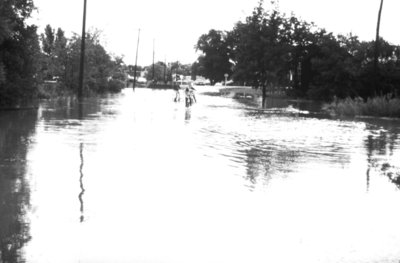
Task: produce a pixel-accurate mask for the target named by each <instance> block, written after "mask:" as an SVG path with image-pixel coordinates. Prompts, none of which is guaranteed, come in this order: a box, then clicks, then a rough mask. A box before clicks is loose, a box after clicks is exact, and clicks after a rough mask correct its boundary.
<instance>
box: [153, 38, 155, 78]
mask: <svg viewBox="0 0 400 263" xmlns="http://www.w3.org/2000/svg"><path fill="white" fill-rule="evenodd" d="M154 41H155V40H154V39H153V81H154Z"/></svg>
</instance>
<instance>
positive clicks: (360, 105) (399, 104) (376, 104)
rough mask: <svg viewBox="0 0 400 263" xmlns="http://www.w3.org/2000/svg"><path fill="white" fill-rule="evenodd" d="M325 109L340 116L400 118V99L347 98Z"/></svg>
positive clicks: (386, 97)
mask: <svg viewBox="0 0 400 263" xmlns="http://www.w3.org/2000/svg"><path fill="white" fill-rule="evenodd" d="M323 109H324V110H325V111H327V112H329V113H330V114H332V115H339V116H374V117H391V118H400V99H399V98H390V97H389V96H379V97H374V98H369V99H367V100H366V101H364V100H363V99H362V98H355V99H351V98H347V99H344V100H338V101H334V102H332V103H330V104H325V105H324V107H323Z"/></svg>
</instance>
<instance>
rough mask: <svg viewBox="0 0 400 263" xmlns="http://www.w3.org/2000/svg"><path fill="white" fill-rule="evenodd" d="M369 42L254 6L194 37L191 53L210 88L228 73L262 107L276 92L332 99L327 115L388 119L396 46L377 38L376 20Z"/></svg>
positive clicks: (399, 58) (399, 86)
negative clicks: (259, 98)
mask: <svg viewBox="0 0 400 263" xmlns="http://www.w3.org/2000/svg"><path fill="white" fill-rule="evenodd" d="M382 4H383V0H381V6H382ZM266 6H268V8H266V9H265V7H266ZM380 12H381V8H380V10H379V14H380ZM374 30H375V29H374V28H371V32H374ZM376 35H377V37H376V39H375V41H360V40H359V39H358V37H357V36H355V35H353V34H349V35H346V36H345V35H338V36H335V35H333V33H330V32H327V31H326V30H325V29H323V28H318V27H317V26H316V25H315V24H314V23H310V22H307V21H304V20H301V19H299V18H298V17H296V16H295V15H294V14H291V15H289V16H288V15H286V14H284V13H281V12H280V11H279V6H278V5H277V4H275V3H274V2H271V4H269V5H265V4H264V2H263V1H262V0H261V1H260V2H259V4H258V6H257V7H255V8H254V11H253V13H252V14H251V15H250V16H248V17H247V18H246V19H245V21H238V22H237V23H236V24H235V25H234V26H233V28H232V30H229V31H219V30H215V29H211V30H210V31H209V32H208V33H206V34H203V35H202V36H200V37H199V39H198V42H197V44H196V49H197V50H198V51H201V52H202V55H201V56H200V57H199V58H198V60H197V62H196V63H197V68H198V69H200V70H201V74H202V75H204V76H205V77H207V78H209V79H210V80H211V82H212V83H216V82H220V81H223V80H224V74H225V73H228V74H229V79H231V80H233V81H234V83H237V84H239V85H248V86H253V87H254V88H260V89H262V91H263V92H262V93H263V98H264V100H263V101H265V97H266V95H267V93H271V91H274V90H278V91H285V93H286V94H287V95H288V96H291V97H295V98H304V99H312V100H320V101H325V102H332V101H334V100H335V103H337V104H335V105H338V106H337V107H333V106H331V107H330V109H331V110H334V111H335V110H337V111H338V112H337V113H338V114H344V115H347V114H351V115H354V114H355V115H358V114H366V115H371V114H372V115H373V116H377V115H384V116H387V114H390V116H394V115H396V105H394V104H395V102H398V94H400V46H398V45H393V44H391V43H388V42H387V41H385V40H384V39H382V38H380V37H379V21H378V28H377V34H376ZM389 94H390V99H388V96H389ZM378 95H379V96H378ZM397 116H398V117H400V115H397Z"/></svg>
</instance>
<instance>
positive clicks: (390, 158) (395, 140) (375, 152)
mask: <svg viewBox="0 0 400 263" xmlns="http://www.w3.org/2000/svg"><path fill="white" fill-rule="evenodd" d="M368 123H369V125H368V130H369V131H370V134H369V135H368V136H367V138H366V139H365V141H364V143H365V149H366V152H367V161H368V170H367V189H369V187H370V180H371V170H373V171H374V172H375V173H378V174H381V175H383V176H386V177H387V178H388V179H389V181H390V182H392V183H393V184H395V185H396V186H397V187H398V188H400V166H399V164H398V160H397V158H396V156H394V154H395V150H396V149H398V148H399V142H400V139H399V132H400V127H399V126H398V125H397V124H396V122H394V121H391V120H382V119H381V120H368Z"/></svg>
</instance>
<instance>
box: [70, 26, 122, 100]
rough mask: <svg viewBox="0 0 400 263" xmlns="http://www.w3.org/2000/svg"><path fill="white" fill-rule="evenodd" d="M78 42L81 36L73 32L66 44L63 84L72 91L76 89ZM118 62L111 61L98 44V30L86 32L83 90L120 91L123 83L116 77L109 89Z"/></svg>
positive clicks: (94, 91)
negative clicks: (66, 52)
mask: <svg viewBox="0 0 400 263" xmlns="http://www.w3.org/2000/svg"><path fill="white" fill-rule="evenodd" d="M80 43H81V37H80V36H79V35H76V34H75V35H74V36H73V37H72V39H71V40H70V41H69V43H68V45H67V49H68V60H67V61H68V62H67V64H66V74H65V75H66V79H65V85H66V86H67V87H68V88H69V89H70V90H72V91H74V92H77V90H78V76H79V61H80ZM120 64H121V63H120V62H117V63H116V62H115V61H113V60H112V58H111V56H110V55H109V54H108V53H107V52H106V50H105V49H104V47H103V46H102V45H101V44H100V32H98V31H95V32H88V33H87V35H86V52H85V69H86V70H85V76H84V80H85V81H84V92H85V93H86V94H91V93H104V92H108V91H112V92H118V91H120V89H121V88H123V87H124V86H125V83H123V82H122V81H120V80H119V81H116V80H117V79H115V81H113V84H112V90H110V88H111V86H110V84H111V83H110V81H111V80H112V79H113V75H114V73H115V70H116V69H115V68H116V67H117V66H120ZM116 83H118V84H116Z"/></svg>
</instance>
